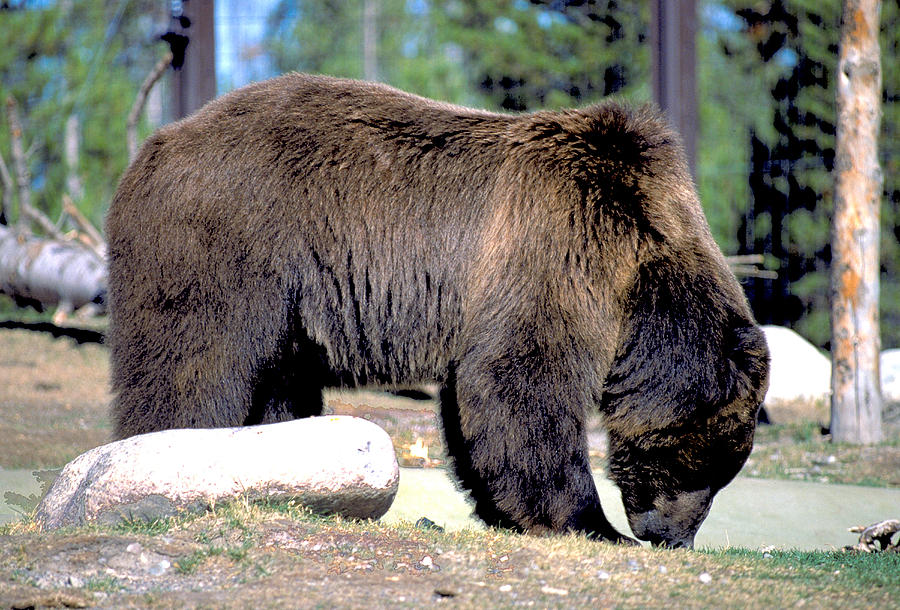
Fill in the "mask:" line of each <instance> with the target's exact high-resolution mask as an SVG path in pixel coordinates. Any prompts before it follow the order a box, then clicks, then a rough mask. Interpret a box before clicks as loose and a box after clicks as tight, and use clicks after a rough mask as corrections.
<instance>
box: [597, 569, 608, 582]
mask: <svg viewBox="0 0 900 610" xmlns="http://www.w3.org/2000/svg"><path fill="white" fill-rule="evenodd" d="M597 578H599V579H600V580H609V578H610V576H609V572H607V571H606V570H597Z"/></svg>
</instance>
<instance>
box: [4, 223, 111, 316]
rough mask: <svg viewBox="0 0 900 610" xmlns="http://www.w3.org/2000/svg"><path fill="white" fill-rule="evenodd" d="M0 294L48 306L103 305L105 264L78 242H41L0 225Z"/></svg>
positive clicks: (73, 307)
mask: <svg viewBox="0 0 900 610" xmlns="http://www.w3.org/2000/svg"><path fill="white" fill-rule="evenodd" d="M0 292H2V293H4V294H7V295H9V296H11V297H13V298H16V299H25V300H31V301H38V302H40V303H41V304H42V305H43V306H45V307H53V306H62V307H63V308H67V309H78V308H79V307H81V306H83V305H86V304H88V303H101V302H103V300H104V299H105V294H106V264H105V262H104V261H103V260H102V259H100V258H99V257H98V256H97V255H96V254H95V253H94V252H92V251H91V250H89V249H87V248H86V247H84V246H82V245H81V244H79V243H76V242H60V241H56V240H51V239H41V238H38V237H34V236H29V235H25V234H22V233H19V232H17V231H15V230H13V229H11V228H9V227H5V226H0Z"/></svg>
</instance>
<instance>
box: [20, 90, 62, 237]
mask: <svg viewBox="0 0 900 610" xmlns="http://www.w3.org/2000/svg"><path fill="white" fill-rule="evenodd" d="M6 112H7V117H8V118H9V131H10V135H11V147H12V156H13V166H14V167H15V170H16V184H17V186H18V189H19V214H20V217H19V224H20V225H24V222H25V219H26V218H28V219H31V220H32V221H33V222H35V223H36V224H37V225H38V226H40V227H41V228H42V229H43V230H44V232H45V233H46V234H47V235H49V236H50V237H54V238H56V239H64V237H63V234H62V232H61V231H60V230H59V229H58V228H57V227H56V225H55V224H53V222H52V221H51V220H50V219H49V218H47V216H45V215H44V214H43V213H42V212H41V211H40V210H38V209H36V208H35V207H34V206H32V205H31V175H30V173H29V172H28V161H27V157H26V155H25V151H24V149H23V148H22V121H20V120H19V110H18V106H17V105H16V100H15V99H13V97H12V96H9V97H7V98H6Z"/></svg>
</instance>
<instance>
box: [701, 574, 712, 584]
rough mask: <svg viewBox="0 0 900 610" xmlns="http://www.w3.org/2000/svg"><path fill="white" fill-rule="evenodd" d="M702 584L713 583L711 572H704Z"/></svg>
mask: <svg viewBox="0 0 900 610" xmlns="http://www.w3.org/2000/svg"><path fill="white" fill-rule="evenodd" d="M700 582H702V583H703V584H704V585H708V584H709V583H711V582H712V576H710V575H709V572H703V573H702V574H701V575H700Z"/></svg>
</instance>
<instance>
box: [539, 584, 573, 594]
mask: <svg viewBox="0 0 900 610" xmlns="http://www.w3.org/2000/svg"><path fill="white" fill-rule="evenodd" d="M541 592H542V593H546V594H547V595H559V596H563V595H568V594H569V591H568V589H557V588H556V587H547V586H544V587H541Z"/></svg>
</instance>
